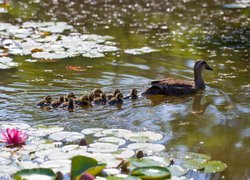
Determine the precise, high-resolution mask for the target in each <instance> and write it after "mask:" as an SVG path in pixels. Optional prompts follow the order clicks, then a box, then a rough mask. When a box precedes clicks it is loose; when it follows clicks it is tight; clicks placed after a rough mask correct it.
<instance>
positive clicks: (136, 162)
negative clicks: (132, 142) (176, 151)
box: [129, 158, 165, 167]
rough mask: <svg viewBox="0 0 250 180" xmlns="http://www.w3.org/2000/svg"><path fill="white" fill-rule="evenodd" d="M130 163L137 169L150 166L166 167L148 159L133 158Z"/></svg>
mask: <svg viewBox="0 0 250 180" xmlns="http://www.w3.org/2000/svg"><path fill="white" fill-rule="evenodd" d="M129 161H130V163H131V164H132V165H133V166H135V167H148V166H161V167H164V166H165V165H164V164H162V163H160V162H159V161H155V160H153V159H147V158H140V159H138V158H131V159H129Z"/></svg>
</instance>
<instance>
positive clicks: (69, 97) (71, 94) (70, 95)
mask: <svg viewBox="0 0 250 180" xmlns="http://www.w3.org/2000/svg"><path fill="white" fill-rule="evenodd" d="M66 99H76V95H75V94H74V93H73V92H70V93H68V94H67V96H66Z"/></svg>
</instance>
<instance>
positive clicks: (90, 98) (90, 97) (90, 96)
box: [88, 93, 95, 102]
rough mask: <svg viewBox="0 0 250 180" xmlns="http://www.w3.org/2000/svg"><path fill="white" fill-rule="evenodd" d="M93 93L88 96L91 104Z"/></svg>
mask: <svg viewBox="0 0 250 180" xmlns="http://www.w3.org/2000/svg"><path fill="white" fill-rule="evenodd" d="M94 98H95V97H94V93H90V94H89V95H88V99H89V101H90V102H91V101H93V100H94Z"/></svg>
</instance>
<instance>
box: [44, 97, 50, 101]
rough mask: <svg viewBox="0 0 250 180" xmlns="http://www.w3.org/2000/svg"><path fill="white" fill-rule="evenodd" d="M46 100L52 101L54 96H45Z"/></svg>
mask: <svg viewBox="0 0 250 180" xmlns="http://www.w3.org/2000/svg"><path fill="white" fill-rule="evenodd" d="M44 100H46V101H48V102H51V101H52V98H51V96H45V97H44Z"/></svg>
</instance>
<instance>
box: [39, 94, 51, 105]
mask: <svg viewBox="0 0 250 180" xmlns="http://www.w3.org/2000/svg"><path fill="white" fill-rule="evenodd" d="M51 101H52V98H51V96H45V97H44V98H43V100H41V101H39V102H38V103H37V104H36V105H37V106H39V107H44V106H49V105H50V103H51Z"/></svg>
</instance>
